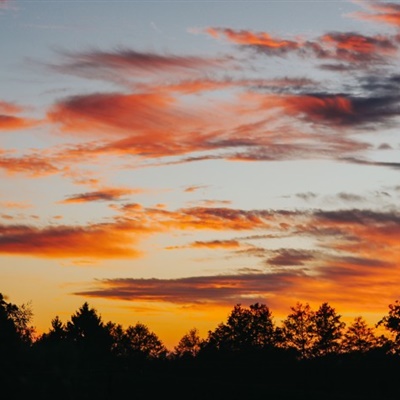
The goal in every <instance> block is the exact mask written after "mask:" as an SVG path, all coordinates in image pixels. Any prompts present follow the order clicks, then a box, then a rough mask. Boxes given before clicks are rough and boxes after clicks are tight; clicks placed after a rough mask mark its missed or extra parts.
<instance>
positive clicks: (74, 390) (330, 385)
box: [0, 293, 400, 400]
mask: <svg viewBox="0 0 400 400" xmlns="http://www.w3.org/2000/svg"><path fill="white" fill-rule="evenodd" d="M32 317H33V312H32V309H31V307H30V306H29V304H22V305H16V304H13V303H11V302H8V301H7V299H6V297H5V296H3V295H2V294H1V293H0V363H1V370H0V372H1V373H0V385H1V386H0V390H1V391H0V398H4V399H26V398H27V397H28V396H29V397H35V398H40V399H50V398H51V399H63V400H64V399H66V400H67V399H68V400H70V399H71V400H72V399H74V400H80V399H99V400H103V399H104V400H105V399H117V398H119V397H124V398H128V399H136V398H149V399H153V398H154V399H155V398H159V397H161V396H163V397H164V396H165V397H172V398H175V399H328V400H329V399H383V400H386V399H388V400H390V399H399V398H400V383H399V382H398V377H399V376H400V375H399V373H400V303H399V301H397V300H396V301H394V302H393V303H392V304H389V305H388V311H387V314H386V315H383V316H382V318H381V320H380V321H379V322H378V323H377V325H376V326H369V325H368V323H367V322H366V320H365V319H364V318H363V317H362V316H359V317H356V318H355V319H354V321H353V322H352V323H351V324H348V325H346V324H345V323H344V322H343V321H342V317H341V315H339V314H338V313H337V311H336V310H335V309H334V308H333V307H332V306H330V305H329V304H328V303H322V304H321V305H320V307H319V308H318V309H316V310H314V309H312V308H311V307H310V305H309V304H307V303H305V304H303V303H300V302H298V303H297V304H295V305H294V306H293V307H291V313H290V314H289V315H287V317H286V318H285V319H283V320H282V322H281V323H280V324H276V323H275V322H274V316H273V313H272V311H271V310H270V308H269V307H268V306H267V305H265V304H260V303H255V304H251V305H250V306H248V307H245V306H242V305H241V304H236V305H234V306H233V308H232V311H231V312H230V314H229V315H228V316H227V319H226V321H225V322H221V323H220V324H219V325H218V326H217V327H216V328H215V329H214V330H210V331H209V332H208V334H207V337H206V338H201V337H200V336H199V332H198V330H197V329H196V328H193V329H191V330H190V331H188V332H187V333H186V334H185V335H184V336H183V337H182V338H181V339H180V340H179V342H178V344H177V345H176V346H175V347H174V348H173V349H172V350H168V349H167V348H166V347H165V346H164V344H163V342H162V340H160V338H159V337H158V336H157V334H156V333H154V332H152V331H151V330H150V329H149V328H148V327H147V326H146V325H144V324H141V323H139V322H138V323H136V325H132V326H128V327H126V328H124V327H122V326H121V325H120V324H117V323H114V322H111V321H109V322H105V321H103V320H102V317H101V314H100V313H99V312H98V311H97V310H96V309H94V308H93V307H91V306H90V305H89V304H88V303H87V302H85V303H84V304H83V305H82V306H81V307H80V308H79V309H78V310H77V311H76V312H75V313H74V314H73V315H71V317H70V320H69V321H66V322H63V321H61V320H60V318H59V317H58V316H55V317H54V319H53V320H52V321H51V327H50V328H49V330H48V332H46V333H43V334H41V335H36V334H35V328H34V327H33V326H32V325H31V321H32ZM378 327H381V328H382V329H380V331H382V332H384V333H383V334H378V333H377V331H378V330H377V329H376V328H378Z"/></svg>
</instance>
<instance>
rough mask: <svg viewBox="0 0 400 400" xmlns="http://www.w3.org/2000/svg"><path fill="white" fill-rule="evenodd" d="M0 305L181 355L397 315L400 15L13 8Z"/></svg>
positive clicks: (70, 4)
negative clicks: (236, 309)
mask: <svg viewBox="0 0 400 400" xmlns="http://www.w3.org/2000/svg"><path fill="white" fill-rule="evenodd" d="M0 49H1V57H0V87H1V91H0V182H1V186H0V282H1V285H0V293H2V294H3V295H5V296H8V299H9V301H10V302H12V303H14V304H30V306H31V308H32V311H33V314H34V316H33V320H32V324H33V325H34V326H35V327H36V330H37V332H38V333H43V332H47V331H48V330H49V329H50V327H51V320H52V319H53V318H54V317H55V316H59V317H60V319H61V320H62V321H63V322H67V321H68V320H69V319H70V317H71V315H72V314H74V313H75V312H76V311H77V310H78V309H79V307H81V306H82V305H83V303H84V302H88V303H89V305H90V306H91V307H94V308H95V309H96V310H97V311H98V313H99V314H100V315H101V317H102V319H103V321H104V322H108V321H112V322H115V323H119V324H121V325H122V326H123V327H124V328H126V327H128V326H129V325H135V324H136V323H137V322H140V323H143V324H145V325H147V327H148V328H149V329H150V330H151V331H153V332H154V333H156V334H157V335H158V337H159V338H160V339H161V340H162V341H163V343H164V344H165V345H166V346H167V347H168V348H173V346H175V345H176V344H177V343H178V341H179V339H180V338H181V337H182V336H183V335H185V334H186V333H187V332H188V331H189V330H190V329H192V328H197V329H198V331H199V333H200V335H201V336H202V337H206V335H207V332H208V331H209V330H213V329H215V328H216V327H217V325H218V324H219V323H221V322H224V321H226V318H227V316H228V314H229V312H230V311H231V310H232V309H233V306H234V305H236V304H241V305H243V306H249V305H250V304H254V303H257V302H258V303H262V304H266V305H267V306H268V307H269V308H270V310H271V311H272V315H273V317H274V320H275V322H276V323H277V324H279V321H281V320H282V318H285V317H286V316H287V315H288V314H289V313H290V311H291V309H290V308H291V307H292V306H294V305H295V304H296V303H297V302H300V303H308V304H310V305H311V306H312V307H313V308H318V307H319V306H320V305H321V304H322V303H323V302H328V303H329V304H330V305H331V306H332V307H334V308H335V309H336V311H337V312H338V313H339V314H340V315H342V318H343V319H344V321H352V319H354V318H355V317H356V316H362V317H364V318H365V319H367V321H369V322H370V323H371V324H374V323H376V322H377V321H378V320H379V319H380V318H381V317H382V316H384V315H385V314H386V313H387V311H388V305H389V304H391V303H393V302H394V301H395V300H397V299H400V293H399V291H400V207H399V200H400V180H399V173H400V157H399V154H400V137H399V127H400V118H399V117H400V72H399V61H400V2H384V1H362V0H359V1H328V0H326V1H325V0H319V1H303V0H292V1H268V0H265V1H251V0H247V1H228V0H226V1H225V0H220V1H185V0H182V1H167V0H164V1H118V0H115V1H112V0H109V1H96V0H93V1H92V0H84V1H74V0H69V1H58V0H52V1H45V0H43V1H39V0H37V1H28V0H25V1H23V0H16V1H12V0H0Z"/></svg>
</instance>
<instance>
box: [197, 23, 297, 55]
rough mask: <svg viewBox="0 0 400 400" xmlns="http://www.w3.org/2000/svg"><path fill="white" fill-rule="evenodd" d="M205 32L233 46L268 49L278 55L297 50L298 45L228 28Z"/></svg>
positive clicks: (212, 29) (264, 35) (210, 29)
mask: <svg viewBox="0 0 400 400" xmlns="http://www.w3.org/2000/svg"><path fill="white" fill-rule="evenodd" d="M205 32H206V33H208V34H209V35H211V36H213V37H214V38H219V37H220V36H223V37H225V38H226V39H228V40H229V41H230V42H232V43H235V44H239V45H249V46H260V47H262V48H263V49H268V50H269V51H272V52H276V53H278V54H279V53H285V52H287V51H290V50H294V49H297V48H299V43H297V42H295V41H291V40H284V39H280V38H273V37H272V36H270V35H269V34H268V33H265V32H257V33H255V32H251V31H246V30H233V29H230V28H207V29H206V30H205Z"/></svg>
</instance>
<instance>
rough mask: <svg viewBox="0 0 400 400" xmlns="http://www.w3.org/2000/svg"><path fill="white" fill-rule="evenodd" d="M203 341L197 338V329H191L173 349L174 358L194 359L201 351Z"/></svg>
mask: <svg viewBox="0 0 400 400" xmlns="http://www.w3.org/2000/svg"><path fill="white" fill-rule="evenodd" d="M202 344H203V340H202V339H201V338H200V336H199V331H198V330H197V328H193V329H191V330H190V331H189V332H188V333H187V334H185V335H184V336H183V337H182V338H181V339H180V340H179V342H178V344H177V345H176V346H175V347H174V351H173V356H175V357H179V358H181V357H196V356H197V355H198V353H199V352H200V350H201V347H202Z"/></svg>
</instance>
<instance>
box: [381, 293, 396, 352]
mask: <svg viewBox="0 0 400 400" xmlns="http://www.w3.org/2000/svg"><path fill="white" fill-rule="evenodd" d="M381 325H382V326H384V327H385V328H386V329H387V330H388V331H389V332H390V333H391V336H392V338H391V343H390V347H391V351H393V352H394V353H400V302H399V300H396V301H395V302H394V303H392V304H389V312H388V314H387V315H385V316H384V317H383V318H382V319H381V320H380V321H378V323H377V327H378V326H381Z"/></svg>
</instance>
